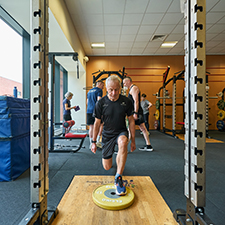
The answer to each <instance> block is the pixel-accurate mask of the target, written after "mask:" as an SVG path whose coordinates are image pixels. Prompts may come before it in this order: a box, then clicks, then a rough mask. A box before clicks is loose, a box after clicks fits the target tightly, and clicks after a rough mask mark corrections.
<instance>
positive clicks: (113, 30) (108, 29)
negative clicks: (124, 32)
mask: <svg viewBox="0 0 225 225" xmlns="http://www.w3.org/2000/svg"><path fill="white" fill-rule="evenodd" d="M121 29H122V27H121V26H105V34H107V35H114V34H120V33H121Z"/></svg>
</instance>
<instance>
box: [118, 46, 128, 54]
mask: <svg viewBox="0 0 225 225" xmlns="http://www.w3.org/2000/svg"><path fill="white" fill-rule="evenodd" d="M118 53H119V54H122V55H129V54H130V48H119V50H118Z"/></svg>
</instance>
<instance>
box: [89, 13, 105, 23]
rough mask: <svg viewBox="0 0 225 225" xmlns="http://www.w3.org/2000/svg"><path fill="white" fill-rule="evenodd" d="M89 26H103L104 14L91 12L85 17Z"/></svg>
mask: <svg viewBox="0 0 225 225" xmlns="http://www.w3.org/2000/svg"><path fill="white" fill-rule="evenodd" d="M85 22H86V25H87V26H103V16H102V15H93V14H89V15H87V16H86V17H85Z"/></svg>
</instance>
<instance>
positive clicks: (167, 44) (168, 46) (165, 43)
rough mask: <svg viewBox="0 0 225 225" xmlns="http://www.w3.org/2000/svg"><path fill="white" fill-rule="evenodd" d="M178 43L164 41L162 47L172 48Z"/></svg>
mask: <svg viewBox="0 0 225 225" xmlns="http://www.w3.org/2000/svg"><path fill="white" fill-rule="evenodd" d="M176 44H177V41H171V42H164V43H162V45H161V47H160V48H172V47H174V46H175V45H176Z"/></svg>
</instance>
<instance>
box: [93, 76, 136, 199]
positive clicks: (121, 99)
mask: <svg viewBox="0 0 225 225" xmlns="http://www.w3.org/2000/svg"><path fill="white" fill-rule="evenodd" d="M106 89H107V95H106V96H104V97H103V98H101V99H100V100H99V101H98V102H97V103H96V105H95V109H94V116H95V123H94V132H93V141H92V143H93V144H92V147H91V151H92V152H93V153H96V149H97V147H96V138H97V134H98V131H99V127H100V125H101V119H102V120H103V132H102V164H103V167H104V169H105V170H109V169H110V168H111V167H112V156H113V153H114V148H115V145H116V144H117V145H118V154H117V158H116V163H117V173H116V176H115V185H116V194H117V195H125V194H126V187H125V186H124V184H123V180H122V173H123V170H124V167H125V163H126V159H127V145H128V131H127V127H126V121H125V119H126V116H127V117H128V121H129V129H130V133H131V145H130V146H131V152H133V151H134V150H135V148H136V145H135V122H134V118H133V105H132V102H131V100H130V99H129V98H127V97H126V96H123V95H121V94H120V91H121V83H120V79H119V77H118V76H116V75H111V76H109V77H108V78H107V79H106Z"/></svg>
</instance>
